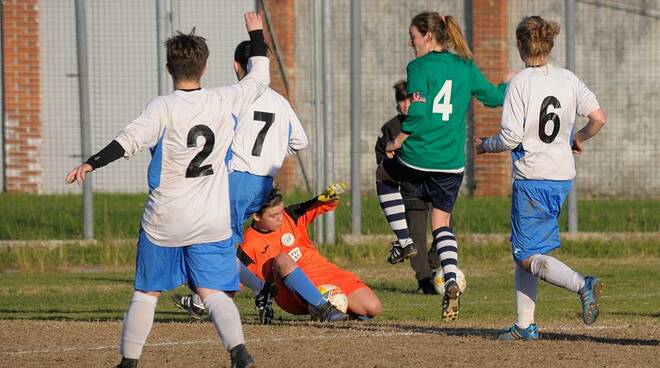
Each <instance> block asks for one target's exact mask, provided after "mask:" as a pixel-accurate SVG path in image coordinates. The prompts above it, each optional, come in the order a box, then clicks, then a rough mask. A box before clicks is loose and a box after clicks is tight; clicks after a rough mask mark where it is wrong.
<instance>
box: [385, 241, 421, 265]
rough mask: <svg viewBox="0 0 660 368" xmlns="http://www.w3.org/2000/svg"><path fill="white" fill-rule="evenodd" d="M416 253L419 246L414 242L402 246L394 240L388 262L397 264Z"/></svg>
mask: <svg viewBox="0 0 660 368" xmlns="http://www.w3.org/2000/svg"><path fill="white" fill-rule="evenodd" d="M416 255H417V247H416V246H415V244H414V243H413V242H408V244H406V246H405V247H402V246H401V245H400V244H399V242H398V241H393V242H392V249H390V255H389V256H388V257H387V262H389V263H390V264H397V263H401V262H403V261H405V260H406V259H408V258H411V257H414V256H416Z"/></svg>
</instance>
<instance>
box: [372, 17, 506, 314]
mask: <svg viewBox="0 0 660 368" xmlns="http://www.w3.org/2000/svg"><path fill="white" fill-rule="evenodd" d="M409 34H410V44H411V46H412V48H413V49H414V51H415V56H416V58H415V59H414V60H413V61H411V62H410V63H408V68H407V75H408V78H407V80H408V87H407V92H408V94H409V95H410V96H411V101H410V108H409V110H408V116H407V117H406V120H405V121H404V122H403V124H402V125H401V133H400V134H399V135H398V136H397V137H396V138H394V140H392V141H391V142H389V143H388V144H387V147H386V152H385V153H386V155H387V157H388V158H387V159H385V160H383V162H381V164H380V165H379V166H378V169H377V171H376V192H377V193H378V200H379V201H380V205H381V208H382V209H383V212H384V214H385V217H386V218H387V221H388V223H389V225H390V228H391V229H392V231H393V232H394V234H395V235H396V237H397V240H398V241H397V243H395V244H393V246H392V250H391V251H390V255H389V257H388V261H389V262H390V263H392V264H395V263H398V262H402V261H403V260H404V259H406V258H410V257H413V256H414V255H415V254H417V249H416V247H415V244H413V241H412V239H411V237H410V234H409V232H408V225H407V223H406V220H405V211H406V208H405V205H404V202H403V199H402V197H401V192H400V189H399V182H406V181H408V182H410V181H411V182H415V184H416V185H417V192H416V194H417V195H418V197H419V198H421V199H423V200H425V201H429V202H431V205H432V207H433V209H432V211H431V226H432V228H433V248H435V249H436V250H437V251H438V253H439V256H440V265H441V267H442V272H443V277H444V280H445V293H444V295H443V299H442V313H441V315H442V318H443V319H445V320H450V319H455V318H456V316H457V315H458V311H459V307H460V302H459V300H460V299H459V297H460V294H461V291H460V288H459V287H458V284H457V283H456V268H457V266H458V244H457V242H456V237H455V236H454V234H453V232H452V230H451V228H450V227H449V226H450V217H451V212H452V210H453V208H454V204H455V202H456V197H457V195H458V190H459V189H460V187H461V182H462V180H463V170H464V166H465V112H466V110H467V108H468V105H469V103H470V99H471V97H472V96H474V97H476V98H477V99H478V100H479V101H481V102H482V103H483V104H485V105H486V106H490V107H495V106H501V105H502V102H503V100H504V90H505V88H506V85H505V84H504V83H502V84H500V85H499V87H495V86H494V85H492V84H491V83H490V82H489V81H488V80H486V78H484V76H483V74H481V71H480V70H479V68H478V67H477V66H476V65H475V64H474V62H473V61H472V53H471V52H470V49H469V48H468V46H467V43H466V41H465V39H464V38H463V34H462V33H461V29H460V27H459V25H458V23H457V22H456V20H455V19H454V17H452V16H450V15H447V16H440V14H438V13H436V12H424V13H421V14H418V15H416V16H415V17H414V18H413V19H412V22H411V24H410V28H409ZM450 45H451V46H452V48H453V49H454V51H455V52H456V53H451V52H449V46H450Z"/></svg>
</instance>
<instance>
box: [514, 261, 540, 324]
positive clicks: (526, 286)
mask: <svg viewBox="0 0 660 368" xmlns="http://www.w3.org/2000/svg"><path fill="white" fill-rule="evenodd" d="M514 267H515V270H514V271H513V273H514V280H515V283H516V325H517V326H518V327H520V328H522V329H525V328H527V327H529V325H531V324H532V323H534V310H535V309H536V292H537V291H538V289H539V278H538V277H536V276H534V275H532V274H531V273H529V272H527V271H525V270H524V269H523V268H522V267H520V266H518V264H516V265H515V266H514Z"/></svg>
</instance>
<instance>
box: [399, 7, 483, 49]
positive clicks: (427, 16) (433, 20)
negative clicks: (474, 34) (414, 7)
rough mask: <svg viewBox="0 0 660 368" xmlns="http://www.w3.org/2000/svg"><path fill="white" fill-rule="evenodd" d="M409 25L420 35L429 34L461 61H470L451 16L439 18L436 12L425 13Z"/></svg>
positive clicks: (459, 32) (420, 14) (459, 29)
mask: <svg viewBox="0 0 660 368" xmlns="http://www.w3.org/2000/svg"><path fill="white" fill-rule="evenodd" d="M410 24H411V25H413V26H415V27H416V28H417V30H418V31H419V32H420V33H421V34H426V33H428V32H431V33H432V34H433V38H435V40H436V41H437V42H438V43H439V44H440V45H442V47H443V48H444V49H450V48H451V49H453V50H454V51H455V52H456V54H457V55H458V56H460V57H461V58H463V59H466V60H468V59H472V51H470V48H469V47H468V44H467V41H466V40H465V37H464V36H463V32H462V31H461V27H460V25H459V24H458V22H457V21H456V19H455V18H454V17H452V16H451V15H445V16H441V15H440V14H438V12H430V11H426V12H423V13H419V14H417V15H416V16H415V17H414V18H413V19H412V21H411V22H410Z"/></svg>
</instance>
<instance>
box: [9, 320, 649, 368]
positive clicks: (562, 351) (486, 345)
mask: <svg viewBox="0 0 660 368" xmlns="http://www.w3.org/2000/svg"><path fill="white" fill-rule="evenodd" d="M500 327H501V326H478V327H477V326H470V325H465V324H461V323H460V322H458V323H442V322H432V323H421V322H411V323H405V322H401V323H388V324H378V323H359V322H349V323H342V324H333V325H330V324H320V323H312V322H285V323H281V324H279V325H274V326H260V325H255V324H245V325H244V330H245V335H246V340H247V346H248V349H249V350H250V351H251V352H252V354H253V355H254V356H255V358H256V359H257V366H258V367H295V368H303V367H370V368H376V367H378V368H384V367H397V368H398V367H477V366H478V367H521V366H530V367H552V368H556V367H626V368H629V367H658V366H660V345H659V340H660V322H659V321H658V320H652V322H650V323H649V325H648V326H636V327H631V326H627V325H597V326H593V327H589V328H588V327H584V326H581V325H579V324H578V323H575V324H571V325H570V326H567V325H563V326H562V325H549V326H542V327H543V328H542V329H541V334H542V335H541V337H542V340H541V341H538V342H514V343H511V342H501V341H497V340H495V339H494V337H495V336H496V334H497V333H498V332H499V328H500ZM120 332H121V323H120V322H118V321H113V322H69V321H32V320H13V321H12V320H2V321H0V367H114V366H115V365H116V364H117V362H118V361H119V353H118V342H119V335H120ZM228 366H229V362H228V359H227V354H226V353H224V352H223V349H222V345H221V344H220V342H219V340H218V338H217V336H216V334H215V331H214V329H213V327H212V325H211V324H210V323H196V322H192V323H158V322H156V323H155V324H154V328H153V330H152V332H151V335H150V337H149V340H148V343H147V346H146V347H145V349H144V353H143V355H142V359H141V360H140V367H141V368H148V367H159V368H162V367H186V368H189V367H195V368H202V367H228Z"/></svg>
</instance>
